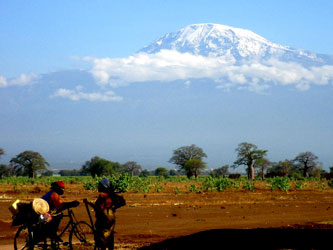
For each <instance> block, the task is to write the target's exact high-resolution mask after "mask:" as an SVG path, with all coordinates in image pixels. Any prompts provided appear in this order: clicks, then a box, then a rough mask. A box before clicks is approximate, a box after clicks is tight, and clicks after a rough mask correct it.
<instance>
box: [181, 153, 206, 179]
mask: <svg viewBox="0 0 333 250" xmlns="http://www.w3.org/2000/svg"><path fill="white" fill-rule="evenodd" d="M205 168H206V163H205V162H203V161H202V160H201V159H197V158H195V159H190V160H188V161H187V162H186V163H185V166H184V170H185V173H186V175H187V177H189V178H190V177H192V176H194V177H195V178H197V177H198V175H199V174H200V170H202V169H205Z"/></svg>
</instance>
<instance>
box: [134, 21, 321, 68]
mask: <svg viewBox="0 0 333 250" xmlns="http://www.w3.org/2000/svg"><path fill="white" fill-rule="evenodd" d="M161 50H176V51H178V52H181V53H191V54H195V55H202V56H210V57H216V56H226V57H229V59H230V60H236V61H237V60H243V59H249V58H251V59H253V58H261V59H267V58H270V57H275V58H276V57H282V58H283V59H284V60H288V61H289V60H292V59H295V60H299V59H300V58H302V60H306V61H308V60H314V61H317V63H320V62H321V61H322V60H321V59H320V58H317V57H316V56H315V55H314V53H310V52H306V51H301V50H296V49H293V48H290V47H288V46H283V45H279V44H277V43H273V42H270V41H268V40H267V39H265V38H264V37H262V36H260V35H258V34H256V33H254V32H252V31H250V30H246V29H241V28H233V27H231V26H226V25H222V24H213V23H203V24H192V25H188V26H186V27H184V28H182V29H180V30H179V31H176V32H172V33H168V34H166V35H164V36H163V37H161V38H160V39H158V40H156V41H155V42H153V43H151V44H150V45H148V46H146V47H144V48H143V49H141V50H140V51H139V52H146V53H151V54H152V53H157V52H159V51H161Z"/></svg>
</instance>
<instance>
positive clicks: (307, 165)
mask: <svg viewBox="0 0 333 250" xmlns="http://www.w3.org/2000/svg"><path fill="white" fill-rule="evenodd" d="M317 159H318V157H317V156H316V155H315V154H314V153H312V152H304V153H299V154H298V155H297V156H296V157H295V159H294V161H295V162H297V163H298V166H297V167H298V169H299V170H300V171H301V172H302V173H303V176H304V177H309V176H310V173H311V171H312V170H313V168H314V167H316V166H317V165H318V162H317V161H316V160H317Z"/></svg>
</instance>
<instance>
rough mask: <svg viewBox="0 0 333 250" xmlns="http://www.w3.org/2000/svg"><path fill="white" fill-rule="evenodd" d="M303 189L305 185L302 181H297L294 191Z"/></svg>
mask: <svg viewBox="0 0 333 250" xmlns="http://www.w3.org/2000/svg"><path fill="white" fill-rule="evenodd" d="M304 187H305V183H304V182H302V181H297V182H296V183H295V189H303V188H304Z"/></svg>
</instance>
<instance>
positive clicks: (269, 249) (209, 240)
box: [140, 228, 333, 250]
mask: <svg viewBox="0 0 333 250" xmlns="http://www.w3.org/2000/svg"><path fill="white" fill-rule="evenodd" d="M332 236H333V230H332V229H292V228H269V229H261V228H259V229H214V230H209V231H203V232H199V233H195V234H191V235H187V236H182V237H179V238H172V239H168V240H165V241H162V242H159V243H155V244H152V245H150V246H145V247H142V248H140V250H153V249H154V250H157V249H159V250H162V249H163V250H171V249H172V250H173V249H191V250H192V249H205V250H206V249H207V250H208V249H219V250H223V249H227V250H233V249H242V250H248V249H256V250H273V249H274V250H276V249H297V250H305V249H306V250H310V249H311V250H323V249H325V250H329V249H333V246H332V241H331V239H332Z"/></svg>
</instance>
